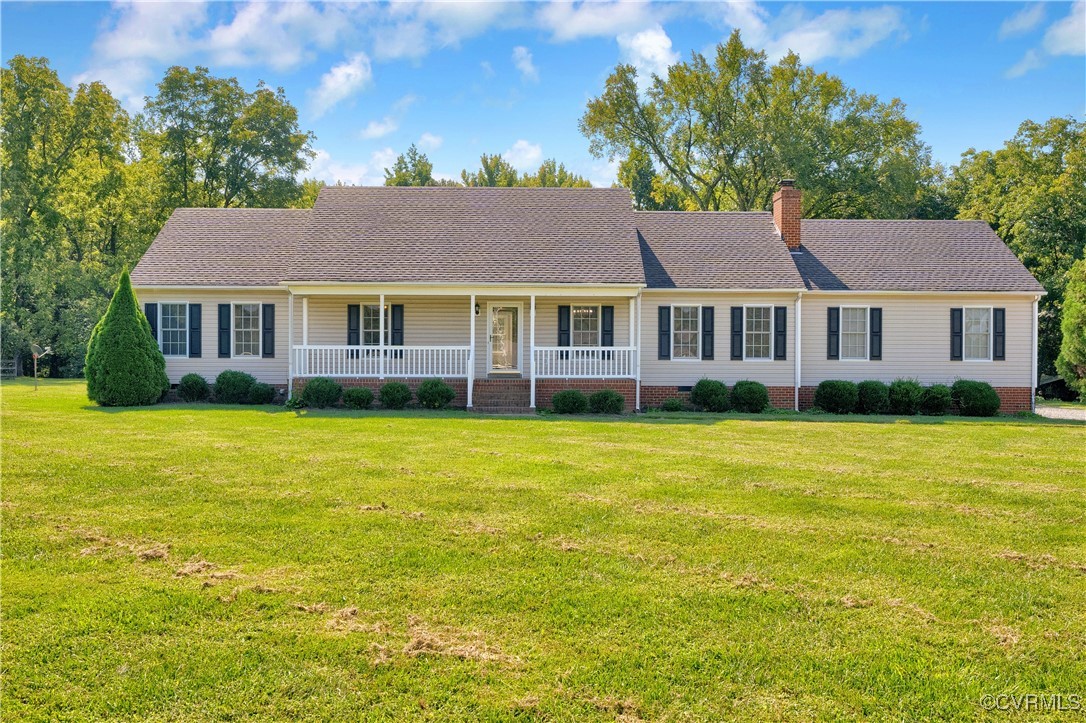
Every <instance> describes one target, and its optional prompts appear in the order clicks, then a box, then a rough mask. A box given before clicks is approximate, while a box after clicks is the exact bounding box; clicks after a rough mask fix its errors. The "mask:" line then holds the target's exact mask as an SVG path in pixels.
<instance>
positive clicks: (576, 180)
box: [517, 158, 592, 188]
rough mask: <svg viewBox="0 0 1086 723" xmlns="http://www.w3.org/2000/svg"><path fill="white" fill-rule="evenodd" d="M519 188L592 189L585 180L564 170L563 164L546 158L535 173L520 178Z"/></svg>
mask: <svg viewBox="0 0 1086 723" xmlns="http://www.w3.org/2000/svg"><path fill="white" fill-rule="evenodd" d="M517 185H519V186H525V187H528V188H592V184H591V183H589V182H588V181H587V180H586V179H585V178H583V177H581V176H578V175H577V174H576V173H571V172H569V171H567V170H566V165H565V164H564V163H558V161H556V160H555V159H553V158H548V159H547V160H545V161H543V163H541V164H540V166H539V170H537V171H536V172H535V173H525V174H524V175H523V176H521V179H520V182H519V183H518V184H517Z"/></svg>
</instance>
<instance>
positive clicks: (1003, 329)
mask: <svg viewBox="0 0 1086 723" xmlns="http://www.w3.org/2000/svg"><path fill="white" fill-rule="evenodd" d="M1006 358H1007V310H1006V309H992V359H993V360H995V361H1005V360H1006Z"/></svg>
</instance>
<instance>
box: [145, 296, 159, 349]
mask: <svg viewBox="0 0 1086 723" xmlns="http://www.w3.org/2000/svg"><path fill="white" fill-rule="evenodd" d="M143 315H144V316H146V317H147V323H148V324H150V325H151V338H152V339H154V340H155V341H158V304H144V305H143Z"/></svg>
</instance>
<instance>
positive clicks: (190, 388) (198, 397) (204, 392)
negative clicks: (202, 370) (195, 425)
mask: <svg viewBox="0 0 1086 723" xmlns="http://www.w3.org/2000/svg"><path fill="white" fill-rule="evenodd" d="M177 396H179V397H181V399H182V401H185V402H206V401H207V399H208V397H210V396H211V387H210V386H209V385H208V383H207V380H206V379H204V378H203V377H202V376H200V375H199V374H186V375H185V376H183V377H181V383H180V384H178V385H177Z"/></svg>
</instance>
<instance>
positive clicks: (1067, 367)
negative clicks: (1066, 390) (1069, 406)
mask: <svg viewBox="0 0 1086 723" xmlns="http://www.w3.org/2000/svg"><path fill="white" fill-rule="evenodd" d="M1067 276H1068V279H1069V280H1068V282H1067V289H1066V292H1065V294H1064V298H1063V321H1062V322H1061V330H1062V332H1063V339H1062V341H1061V343H1060V355H1059V356H1058V357H1057V358H1056V371H1057V372H1059V375H1060V376H1061V377H1063V380H1064V381H1065V382H1067V385H1068V386H1069V387H1071V388H1072V389H1075V390H1077V391H1078V393H1079V394H1081V395H1083V396H1086V259H1079V260H1078V261H1076V262H1075V264H1074V265H1073V266H1072V267H1071V270H1070V271H1069V272H1068V274H1067Z"/></svg>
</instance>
